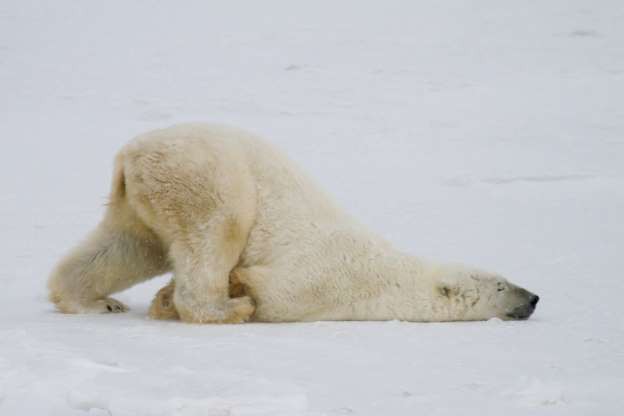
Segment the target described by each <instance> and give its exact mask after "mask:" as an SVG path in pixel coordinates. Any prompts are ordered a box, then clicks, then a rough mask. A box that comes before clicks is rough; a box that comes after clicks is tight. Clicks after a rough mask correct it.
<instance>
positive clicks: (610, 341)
mask: <svg viewBox="0 0 624 416" xmlns="http://www.w3.org/2000/svg"><path fill="white" fill-rule="evenodd" d="M622 22H624V5H623V3H622V2H621V1H619V0H613V1H585V2H583V1H570V0H553V1H537V0H528V1H522V2H502V1H497V0H484V1H478V2H463V1H445V2H441V1H434V0H432V1H418V2H409V1H404V2H397V1H391V2H389V1H383V2H381V1H379V2H376V3H372V2H371V3H369V2H362V1H357V2H356V1H345V2H334V1H328V2H321V1H315V2H307V3H306V4H303V3H302V2H287V1H262V2H251V1H250V2H237V1H234V2H222V3H219V2H209V1H203V2H200V1H196V2H174V1H169V2H165V1H163V2H157V1H133V2H131V1H106V2H97V3H96V2H87V1H77V0H76V1H39V2H32V1H21V0H19V1H18V0H2V1H1V2H0V144H1V147H0V236H1V237H2V238H1V239H0V265H1V269H0V288H1V290H0V415H2V416H4V415H7V416H14V415H35V414H36V415H59V416H73V415H114V416H122V415H128V416H136V415H185V416H188V415H202V416H205V415H208V416H214V415H218V416H222V415H223V416H225V415H232V416H238V415H285V416H286V415H288V416H291V415H315V416H319V415H375V416H376V415H459V414H461V415H480V416H481V415H501V414H503V415H506V416H512V415H528V414H530V415H566V416H568V415H589V414H591V415H615V414H617V413H618V412H621V411H622V407H623V406H624V398H623V396H622V387H624V318H623V314H622V306H623V305H622V300H621V299H622V295H623V289H624V283H623V270H624V255H623V246H624V221H623V214H622V212H623V210H624V186H623V185H624V24H623V23H622ZM183 121H213V122H220V123H228V124H232V125H235V126H238V127H242V128H246V129H248V130H251V131H253V132H256V133H258V134H260V135H263V136H265V137H267V138H268V139H269V140H270V141H272V142H273V143H275V144H276V145H277V146H279V147H281V148H283V149H284V150H285V151H286V152H287V153H288V154H289V155H290V157H291V158H293V159H294V160H296V161H297V162H298V163H300V164H301V165H303V166H304V168H305V170H307V171H308V172H309V173H310V174H311V176H313V177H314V178H315V179H316V180H317V181H318V182H320V184H321V185H322V186H324V187H325V188H326V189H327V190H328V192H330V193H331V194H332V195H333V196H334V197H335V199H336V200H337V201H338V202H339V203H340V204H341V205H342V206H343V207H344V208H345V209H347V210H348V211H350V212H351V213H352V214H354V215H355V216H356V217H357V218H358V219H360V220H361V221H362V222H364V223H365V224H367V225H369V226H370V227H371V228H373V229H374V230H376V231H378V232H379V233H381V234H382V235H384V236H385V237H386V238H388V239H389V240H391V241H393V242H394V243H395V244H396V245H397V246H398V247H399V248H401V249H404V250H406V251H410V252H413V253H414V254H418V255H421V256H425V257H430V258H433V259H439V260H451V261H460V262H464V263H468V264H472V265H476V266H481V267H484V268H487V269H491V270H495V271H498V272H500V273H503V274H505V275H506V276H508V277H509V278H510V279H511V280H512V281H513V282H516V283H518V284H520V285H522V286H525V287H527V288H528V289H530V290H531V291H534V292H536V293H538V294H539V295H540V296H541V299H542V300H541V301H540V304H539V306H538V309H537V312H536V314H535V315H534V317H533V318H532V319H531V320H529V321H526V322H509V323H501V322H495V321H494V322H492V321H491V322H476V323H456V324H417V323H399V322H386V323H327V322H325V323H316V324H288V325H286V324H282V325H278V324H274V325H267V324H264V325H262V324H248V325H240V326H193V325H185V324H180V323H166V322H154V321H150V320H148V319H147V318H146V316H145V315H146V309H147V306H148V304H149V301H150V299H151V296H152V295H153V294H154V293H155V291H156V290H157V289H158V287H159V286H161V285H163V284H164V282H165V279H163V278H161V279H158V280H157V281H153V282H150V283H147V284H145V285H142V286H139V287H136V288H134V289H132V290H130V291H128V292H126V293H123V294H120V295H119V296H118V297H119V299H120V300H122V301H124V302H127V303H128V304H129V305H130V307H131V308H132V310H131V311H130V312H129V313H128V314H125V315H90V316H86V315H85V316H71V315H62V314H58V313H56V312H54V310H53V307H52V306H51V304H50V303H48V302H47V300H46V290H45V282H46V279H47V277H48V274H49V272H50V269H51V268H52V267H53V265H54V263H55V262H56V261H57V260H58V259H59V258H60V256H62V255H63V253H65V252H66V251H67V250H68V249H69V248H70V247H71V246H72V245H74V244H76V243H77V242H78V241H79V240H80V239H81V238H83V236H84V235H85V233H86V232H87V231H88V230H90V229H91V228H93V227H94V226H95V224H96V223H97V221H98V220H99V218H100V217H101V215H102V212H103V209H104V207H103V205H104V203H105V202H106V195H107V192H108V187H109V180H110V176H111V166H112V160H113V157H114V154H115V151H116V150H117V149H118V148H119V147H120V146H121V145H122V144H123V143H124V142H126V141H127V140H129V139H130V138H131V137H132V136H134V135H136V134H138V133H140V132H143V131H145V130H149V129H152V128H158V127H163V126H167V125H170V124H173V123H176V122H183Z"/></svg>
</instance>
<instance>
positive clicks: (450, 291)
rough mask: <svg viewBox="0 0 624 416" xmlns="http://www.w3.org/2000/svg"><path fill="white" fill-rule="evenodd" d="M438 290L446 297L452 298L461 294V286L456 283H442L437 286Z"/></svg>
mask: <svg viewBox="0 0 624 416" xmlns="http://www.w3.org/2000/svg"><path fill="white" fill-rule="evenodd" d="M437 290H438V293H439V294H440V295H441V296H443V297H445V298H450V297H452V296H457V295H459V287H457V286H455V285H450V284H446V283H440V284H439V285H438V286H437Z"/></svg>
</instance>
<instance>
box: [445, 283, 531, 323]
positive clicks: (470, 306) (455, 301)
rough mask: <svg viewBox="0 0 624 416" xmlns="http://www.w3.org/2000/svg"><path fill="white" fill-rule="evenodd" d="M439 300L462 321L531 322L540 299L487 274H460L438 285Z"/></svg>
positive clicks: (451, 313) (450, 312)
mask: <svg viewBox="0 0 624 416" xmlns="http://www.w3.org/2000/svg"><path fill="white" fill-rule="evenodd" d="M436 287H437V291H438V295H439V299H440V301H441V302H442V304H443V305H444V306H445V307H444V309H445V310H447V311H448V313H449V314H450V315H451V316H457V317H458V318H459V319H458V320H484V319H490V318H500V319H503V320H518V319H528V318H529V317H530V316H531V315H532V314H533V312H534V311H535V307H536V306H537V302H538V301H539V296H537V295H535V294H533V293H531V292H529V291H528V290H526V289H523V288H521V287H519V286H516V285H514V284H513V283H510V282H509V281H507V280H506V279H505V278H503V277H502V276H499V275H495V274H491V273H487V272H481V271H478V272H475V271H472V272H460V273H456V274H455V275H454V276H452V277H451V278H447V279H442V280H441V281H439V282H438V284H437V286H436Z"/></svg>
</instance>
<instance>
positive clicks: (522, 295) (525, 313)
mask: <svg viewBox="0 0 624 416" xmlns="http://www.w3.org/2000/svg"><path fill="white" fill-rule="evenodd" d="M508 296H509V297H510V298H511V299H510V302H509V303H510V304H511V306H510V308H509V309H508V312H507V313H506V314H505V317H506V318H507V319H528V318H529V317H530V316H531V315H532V314H533V312H534V311H535V307H536V306H537V302H539V296H537V295H536V294H533V293H531V292H529V291H528V290H526V289H523V288H521V287H515V288H513V289H512V290H510V291H509V294H508Z"/></svg>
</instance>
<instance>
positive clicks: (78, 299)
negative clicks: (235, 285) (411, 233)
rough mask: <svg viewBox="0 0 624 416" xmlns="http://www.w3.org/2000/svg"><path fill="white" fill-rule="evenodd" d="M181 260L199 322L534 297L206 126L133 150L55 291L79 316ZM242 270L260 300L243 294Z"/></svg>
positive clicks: (461, 306) (268, 150) (146, 140)
mask: <svg viewBox="0 0 624 416" xmlns="http://www.w3.org/2000/svg"><path fill="white" fill-rule="evenodd" d="M169 270H173V272H174V280H175V285H173V284H172V285H171V287H170V290H171V291H173V306H174V307H175V310H176V311H177V313H179V316H180V317H181V319H182V320H184V321H188V322H242V321H246V320H249V319H253V320H256V321H270V322H279V321H312V320H389V319H401V320H409V321H448V320H475V319H488V318H491V317H495V316H498V317H501V318H506V317H507V316H508V314H509V313H510V312H511V311H512V310H514V309H515V308H517V307H520V306H522V305H524V304H526V302H527V299H528V297H530V296H532V295H531V294H530V293H529V292H526V291H524V290H523V289H520V288H517V287H515V286H513V285H511V284H510V283H508V282H507V281H505V280H504V279H503V278H501V277H499V276H496V275H493V274H490V273H487V272H483V271H479V270H472V269H468V268H465V267H462V266H449V265H437V264H432V263H429V262H426V261H423V260H420V259H418V258H416V257H413V256H410V255H407V254H404V253H401V252H399V251H397V250H396V249H394V248H393V247H392V245H391V244H389V243H388V242H386V241H385V240H383V239H382V238H380V237H379V236H377V235H375V234H373V233H371V232H370V231H368V230H367V229H365V228H364V227H362V226H361V225H360V224H358V223H357V222H355V221H354V220H352V219H351V218H350V217H349V216H347V215H346V214H345V213H344V212H343V211H341V210H340V209H338V208H337V207H336V206H335V204H334V203H333V202H332V201H331V200H330V199H329V198H328V197H327V196H326V194H325V193H323V192H321V191H320V190H319V189H318V187H317V186H316V185H315V184H314V183H313V182H312V181H311V180H310V179H309V178H308V177H307V176H305V175H304V174H303V173H301V172H300V171H299V169H298V168H297V167H296V166H294V165H293V164H292V163H291V162H290V161H289V160H288V159H287V158H286V157H284V156H283V155H282V154H281V153H280V152H278V151H277V150H276V149H275V148H273V147H272V146H270V145H269V144H267V143H266V142H264V141H262V140H261V139H258V138H257V137H254V136H252V135H250V134H249V133H246V132H243V131H239V130H234V129H230V128H225V127H220V126H213V125H206V124H185V125H177V126H173V127H170V128H167V129H163V130H156V131H152V132H149V133H146V134H144V135H142V136H139V137H138V138H136V139H134V140H133V141H132V142H130V143H129V144H128V145H127V146H125V147H124V148H123V149H122V150H121V152H120V153H119V155H118V157H117V161H116V168H115V174H114V178H113V189H112V191H111V204H110V206H109V210H108V212H107V215H106V217H105V219H104V220H103V221H102V223H101V224H100V226H99V227H98V229H97V230H96V231H95V232H94V233H93V234H92V235H91V236H90V237H89V239H88V240H87V241H86V242H85V243H83V244H81V245H80V246H78V247H77V248H76V249H75V250H74V251H73V252H72V253H70V255H69V256H67V257H66V258H65V259H64V260H63V261H62V262H61V263H60V265H59V266H58V267H57V269H56V270H55V272H54V273H53V275H52V277H51V279H50V290H51V299H52V300H53V301H54V302H55V303H56V304H57V305H58V306H59V308H60V309H61V310H63V311H65V312H91V311H98V312H106V311H111V309H116V307H115V305H117V304H118V302H116V301H114V300H113V299H110V298H108V295H109V294H111V293H113V292H116V291H119V290H123V289H125V288H126V287H129V286H131V285H132V284H135V283H137V282H139V281H142V280H144V279H147V278H150V277H152V276H154V275H158V274H162V273H165V272H166V271H169ZM232 278H233V279H235V280H237V281H238V282H240V283H241V284H242V285H243V287H244V290H245V293H246V295H247V296H239V297H235V298H233V297H230V295H229V294H228V288H229V287H230V286H231V284H232V282H231V279H232ZM254 302H255V310H254ZM111 305H112V306H111ZM120 309H122V310H123V309H124V308H123V305H122V306H120ZM113 311H115V310H113ZM155 315H156V316H157V317H158V314H157V313H156V314H155Z"/></svg>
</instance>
